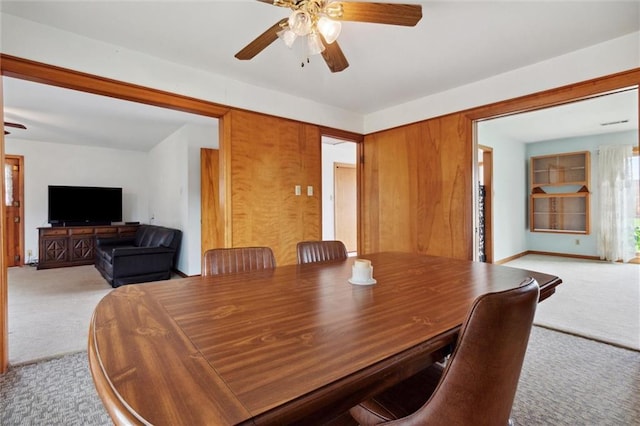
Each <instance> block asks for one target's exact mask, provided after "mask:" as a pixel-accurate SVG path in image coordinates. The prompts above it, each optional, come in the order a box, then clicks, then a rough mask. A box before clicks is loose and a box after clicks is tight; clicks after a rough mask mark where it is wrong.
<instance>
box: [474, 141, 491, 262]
mask: <svg viewBox="0 0 640 426" xmlns="http://www.w3.org/2000/svg"><path fill="white" fill-rule="evenodd" d="M478 149H479V150H481V151H482V172H483V176H482V182H483V183H484V190H485V197H484V254H485V262H486V263H493V148H491V147H489V146H485V145H478ZM478 160H480V159H478Z"/></svg>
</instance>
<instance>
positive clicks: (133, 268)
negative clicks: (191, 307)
mask: <svg viewBox="0 0 640 426" xmlns="http://www.w3.org/2000/svg"><path fill="white" fill-rule="evenodd" d="M181 240H182V232H181V231H180V230H178V229H173V228H166V227H163V226H156V225H140V226H139V227H138V230H137V231H136V235H135V237H133V238H99V239H97V240H96V257H95V259H96V261H95V266H96V269H98V271H100V273H101V274H102V276H103V277H104V278H105V279H106V280H107V281H108V282H109V284H111V286H112V287H120V286H121V285H124V284H133V283H142V282H148V281H159V280H168V279H169V278H171V270H172V269H173V268H174V266H175V265H176V261H177V257H178V250H179V248H180V241H181Z"/></svg>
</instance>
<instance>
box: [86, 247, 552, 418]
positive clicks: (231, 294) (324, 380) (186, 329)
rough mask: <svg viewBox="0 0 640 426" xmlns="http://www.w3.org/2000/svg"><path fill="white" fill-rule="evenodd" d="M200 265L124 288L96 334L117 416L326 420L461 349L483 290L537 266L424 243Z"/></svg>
mask: <svg viewBox="0 0 640 426" xmlns="http://www.w3.org/2000/svg"><path fill="white" fill-rule="evenodd" d="M360 258H364V259H368V260H370V261H371V263H372V265H373V276H374V278H375V279H376V280H377V283H376V284H374V285H370V286H364V285H354V284H350V283H349V282H348V279H349V278H350V277H351V272H352V271H351V267H352V264H353V261H354V259H353V258H350V259H348V260H346V261H338V262H326V263H316V264H305V265H290V266H282V267H277V268H275V269H273V270H268V271H260V272H252V273H240V274H235V275H224V276H217V277H215V276H214V277H191V278H184V279H179V280H169V281H161V282H155V283H145V284H138V285H127V286H123V287H120V288H117V289H115V290H113V291H112V292H111V293H109V294H108V295H107V296H105V298H104V299H102V301H101V302H100V303H99V304H98V306H97V307H96V310H95V312H94V316H93V319H92V322H91V327H90V333H89V361H90V368H91V371H92V374H93V377H94V382H95V383H96V388H97V390H98V393H99V395H100V397H101V398H102V400H103V402H104V404H105V407H106V408H107V411H108V412H109V414H110V415H111V417H112V419H113V420H114V423H116V424H155V425H165V424H166V425H182V424H189V425H199V424H221V425H229V424H243V423H246V424H292V423H306V424H309V423H316V424H317V423H321V421H324V420H327V419H330V418H331V417H333V416H336V415H338V414H340V413H342V412H344V411H346V410H347V409H348V408H349V407H351V406H353V405H355V404H356V403H358V402H359V401H361V400H363V399H365V398H367V397H370V396H371V395H373V394H374V393H376V392H378V391H379V390H381V389H384V388H385V387H388V386H391V385H392V384H394V383H397V382H398V381H400V380H402V379H404V378H405V377H408V376H409V375H411V374H413V373H414V372H416V371H418V370H419V369H421V368H424V367H426V366H428V365H429V364H431V363H433V362H434V361H435V360H437V359H439V358H440V357H442V356H443V355H445V354H446V353H448V352H449V351H450V350H451V345H452V344H453V343H454V342H455V339H456V337H457V331H458V329H459V327H460V325H461V324H462V322H463V321H464V319H465V317H466V314H467V311H468V310H469V308H470V307H471V305H472V303H473V301H474V300H475V298H476V297H477V296H479V295H481V294H484V293H487V292H493V291H499V290H505V289H508V288H512V287H515V286H517V285H518V284H519V283H520V282H521V281H522V280H523V279H524V278H525V277H527V276H533V277H534V278H536V280H537V281H538V283H539V284H540V287H541V293H540V294H541V295H540V299H541V300H543V299H544V298H546V297H549V296H550V295H551V294H553V292H554V291H555V287H556V286H557V285H558V284H560V283H561V280H560V279H559V278H558V277H555V276H552V275H548V274H544V273H540V272H532V271H525V270H521V269H516V268H510V267H506V266H498V265H491V264H485V263H477V262H469V261H463V260H455V259H448V258H440V257H432V256H423V255H417V254H410V253H376V254H370V255H364V256H361V257H360Z"/></svg>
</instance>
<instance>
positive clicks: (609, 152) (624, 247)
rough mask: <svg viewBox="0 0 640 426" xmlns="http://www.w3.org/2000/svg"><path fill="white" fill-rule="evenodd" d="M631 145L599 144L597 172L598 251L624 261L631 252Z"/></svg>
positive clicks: (632, 205) (633, 250)
mask: <svg viewBox="0 0 640 426" xmlns="http://www.w3.org/2000/svg"><path fill="white" fill-rule="evenodd" d="M632 156H633V147H632V146H631V145H603V146H600V151H599V156H598V175H599V178H600V214H599V215H598V218H599V220H600V232H599V234H598V240H597V241H598V255H599V256H600V259H605V260H609V261H612V262H615V261H618V260H622V261H623V262H627V261H629V260H630V259H632V258H633V257H634V256H635V242H634V238H633V217H634V207H635V188H634V187H633V173H632V169H631V158H632Z"/></svg>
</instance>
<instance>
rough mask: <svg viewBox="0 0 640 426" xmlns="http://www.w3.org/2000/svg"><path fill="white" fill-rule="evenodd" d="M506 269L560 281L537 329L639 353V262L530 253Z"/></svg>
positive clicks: (538, 319)
mask: <svg viewBox="0 0 640 426" xmlns="http://www.w3.org/2000/svg"><path fill="white" fill-rule="evenodd" d="M505 266H511V267H515V268H522V269H529V270H532V271H538V272H544V273H548V274H552V275H556V276H558V277H560V278H561V279H562V281H563V283H562V284H560V285H559V286H558V287H557V290H556V293H555V294H554V295H553V296H551V297H550V298H549V299H547V300H545V301H544V302H542V303H541V304H540V305H539V306H538V309H537V311H536V317H535V321H534V323H535V324H536V325H540V326H543V327H548V328H552V329H555V330H559V331H564V332H568V333H572V334H577V335H579V336H584V337H588V338H591V339H595V340H599V341H603V342H606V343H611V344H614V345H617V346H622V347H625V348H629V349H634V350H640V265H639V264H629V263H625V264H622V263H611V262H600V261H593V260H583V259H572V258H565V257H557V256H543V255H533V254H530V255H526V256H524V257H521V258H519V259H516V260H513V261H511V262H508V263H505Z"/></svg>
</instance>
